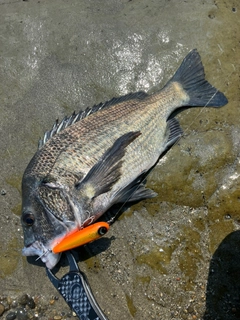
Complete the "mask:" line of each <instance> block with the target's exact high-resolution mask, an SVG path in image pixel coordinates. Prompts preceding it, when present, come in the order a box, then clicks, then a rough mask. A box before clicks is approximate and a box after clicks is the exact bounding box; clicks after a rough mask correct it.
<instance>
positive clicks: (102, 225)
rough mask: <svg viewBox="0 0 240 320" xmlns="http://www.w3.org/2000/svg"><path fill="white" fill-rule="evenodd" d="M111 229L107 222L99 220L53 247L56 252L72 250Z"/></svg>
mask: <svg viewBox="0 0 240 320" xmlns="http://www.w3.org/2000/svg"><path fill="white" fill-rule="evenodd" d="M108 229H109V224H108V223H106V222H97V223H94V224H91V225H90V226H88V227H86V228H83V229H81V230H79V231H76V232H74V233H72V234H70V235H69V236H66V237H65V238H63V239H62V240H61V241H60V242H59V243H58V244H57V245H56V246H55V247H54V248H53V249H52V251H53V252H54V253H60V252H63V251H66V250H70V249H73V248H76V247H79V246H82V245H84V244H86V243H89V242H92V241H94V240H96V239H98V238H101V237H102V236H103V235H104V234H105V233H107V231H108Z"/></svg>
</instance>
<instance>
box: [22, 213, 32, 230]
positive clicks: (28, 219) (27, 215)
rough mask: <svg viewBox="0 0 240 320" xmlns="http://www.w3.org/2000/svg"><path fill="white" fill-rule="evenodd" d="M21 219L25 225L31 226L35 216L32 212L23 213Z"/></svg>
mask: <svg viewBox="0 0 240 320" xmlns="http://www.w3.org/2000/svg"><path fill="white" fill-rule="evenodd" d="M22 221H23V223H24V224H25V225H27V226H28V227H30V226H32V225H33V224H34V221H35V217H34V215H33V214H32V213H29V212H28V213H25V215H24V216H23V218H22Z"/></svg>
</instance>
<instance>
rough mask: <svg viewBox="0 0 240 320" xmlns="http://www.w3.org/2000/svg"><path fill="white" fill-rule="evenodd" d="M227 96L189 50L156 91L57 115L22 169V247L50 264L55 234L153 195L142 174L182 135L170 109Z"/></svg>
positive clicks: (215, 103) (214, 103) (216, 103)
mask: <svg viewBox="0 0 240 320" xmlns="http://www.w3.org/2000/svg"><path fill="white" fill-rule="evenodd" d="M226 103H227V99H226V97H225V96H224V94H223V93H221V92H219V91H218V90H217V89H215V88H214V87H213V86H211V85H210V84H209V83H208V82H207V81H206V80H205V75H204V69H203V66H202V63H201V58H200V56H199V54H198V52H197V50H193V51H191V52H190V53H189V54H188V55H187V56H186V58H185V59H184V60H183V62H182V64H181V66H180V67H179V69H178V70H177V72H176V73H175V75H174V76H173V77H172V79H171V80H169V81H168V83H167V84H166V85H165V86H164V87H163V88H162V89H161V90H159V91H158V92H156V93H154V94H151V95H148V94H147V93H145V92H137V93H130V94H128V95H126V96H123V97H119V98H113V99H112V100H110V101H108V102H105V103H101V104H99V105H97V106H94V107H93V108H91V109H87V110H86V111H83V112H80V113H78V114H73V115H72V116H70V117H69V118H65V119H64V120H63V121H62V122H61V123H58V122H56V123H55V125H54V126H53V128H52V130H50V131H48V132H46V133H45V135H44V138H43V139H42V140H40V142H39V148H38V151H37V152H36V153H35V155H34V157H33V158H32V160H31V161H30V163H29V165H28V166H27V168H26V171H25V173H24V176H23V181H22V196H23V199H22V226H23V231H24V244H25V247H24V249H23V254H24V255H26V256H30V255H38V256H40V257H41V259H42V261H43V262H44V263H45V264H46V266H47V267H48V268H53V267H54V266H55V265H56V263H57V262H58V259H59V255H57V254H54V253H53V252H52V251H51V249H52V248H53V246H54V245H55V244H56V240H57V239H61V238H62V237H64V236H65V235H66V234H68V233H69V232H71V231H72V230H78V229H81V228H83V227H85V226H87V225H88V224H91V223H92V222H94V221H95V220H96V219H98V218H99V217H100V216H101V215H102V214H103V213H104V212H105V211H106V210H107V209H109V208H110V207H111V206H112V205H113V204H115V203H121V202H125V201H136V200H140V199H145V198H150V197H153V196H155V195H156V194H155V192H153V191H152V190H150V189H146V188H145V187H144V184H143V183H142V181H143V178H145V176H146V173H147V172H148V171H149V170H150V169H151V168H152V167H153V166H154V165H155V164H156V162H157V161H158V159H159V158H160V157H161V156H162V155H163V154H164V153H165V152H166V151H167V150H168V149H169V148H170V147H171V146H172V145H173V144H174V143H175V142H176V141H177V140H178V139H179V137H180V136H181V134H182V131H181V129H180V126H179V124H178V122H177V120H176V119H175V118H174V117H173V112H174V111H175V110H177V109H178V108H181V107H183V109H186V107H196V106H207V107H221V106H224V105H225V104H226Z"/></svg>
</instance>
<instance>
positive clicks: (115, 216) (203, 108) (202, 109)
mask: <svg viewBox="0 0 240 320" xmlns="http://www.w3.org/2000/svg"><path fill="white" fill-rule="evenodd" d="M218 92H219V90H217V89H216V91H215V93H214V94H213V95H212V96H211V98H210V99H209V100H208V101H207V103H206V104H205V105H204V106H203V107H201V110H200V111H199V112H198V114H197V116H196V117H195V118H194V119H193V121H192V122H191V123H190V124H189V126H188V127H187V128H186V130H185V131H188V130H189V129H190V127H191V126H192V124H193V123H194V122H195V121H196V119H197V118H198V117H199V116H200V114H201V113H202V112H203V111H204V110H205V109H206V107H207V106H208V105H209V103H210V102H211V101H212V99H213V98H214V97H215V95H216V94H217V93H218ZM185 135H186V134H184V133H183V134H182V135H180V136H179V138H178V139H177V140H176V141H175V143H174V144H173V145H172V146H171V148H173V147H174V146H175V145H176V144H177V143H178V142H179V141H180V140H181V139H182V138H183V137H184V136H185ZM160 158H161V155H160V156H159V158H158V160H157V162H156V164H157V163H158V161H159V160H160ZM156 164H155V165H156ZM155 165H154V166H155ZM150 171H151V169H150ZM145 179H146V176H144V177H143V178H142V179H141V180H140V182H139V184H138V186H137V187H136V188H135V189H134V190H133V192H132V193H131V194H130V195H129V197H128V198H127V200H126V201H125V202H124V203H123V204H122V205H121V207H120V208H119V209H118V211H117V213H116V214H114V216H113V217H112V218H111V219H110V220H108V221H107V222H108V223H109V225H111V224H113V223H114V221H115V220H116V218H117V216H118V215H119V213H120V211H121V210H122V208H123V207H124V206H125V204H126V203H128V201H129V199H130V198H131V197H132V196H133V195H134V193H135V192H136V191H137V190H138V189H139V188H140V186H141V185H142V183H143V182H144V180H145Z"/></svg>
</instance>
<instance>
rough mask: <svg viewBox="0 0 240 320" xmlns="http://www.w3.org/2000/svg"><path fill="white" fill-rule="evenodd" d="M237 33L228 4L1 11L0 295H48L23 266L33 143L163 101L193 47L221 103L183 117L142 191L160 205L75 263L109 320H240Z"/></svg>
mask: <svg viewBox="0 0 240 320" xmlns="http://www.w3.org/2000/svg"><path fill="white" fill-rule="evenodd" d="M239 30H240V7H239V3H238V1H236V0H235V1H234V0H229V1H225V0H219V1H212V0H206V1H204V0H203V1H198V0H194V1H187V0H186V1H181V2H180V1H178V0H171V1H167V0H162V1H159V0H152V1H151V0H150V1H146V0H140V1H136V0H132V1H119V0H118V1H115V0H110V1H108V2H107V3H104V2H102V1H96V0H90V1H81V0H75V1H59V0H58V1H56V0H51V1H41V0H40V1H32V0H29V1H17V0H16V1H10V0H9V1H4V0H1V1H0V131H1V141H0V150H1V151H0V159H1V177H0V190H1V195H0V208H1V209H0V210H1V215H0V230H1V231H0V232H1V246H0V255H1V263H0V294H2V295H9V296H12V297H14V296H17V295H19V294H21V293H24V292H27V293H28V294H31V295H34V296H41V295H42V296H43V297H46V299H51V296H52V295H56V291H55V289H54V288H53V287H52V285H51V284H50V282H49V281H48V279H47V277H46V276H45V270H44V268H43V266H42V265H40V264H36V263H35V264H34V263H29V262H28V261H27V260H26V258H25V257H22V256H21V248H22V246H23V239H22V230H21V225H20V210H21V190H20V185H21V177H22V174H23V171H24V169H25V167H26V165H27V164H28V162H29V160H30V158H31V157H32V155H33V154H34V152H35V150H36V147H37V141H38V139H39V137H41V136H42V135H43V133H44V131H45V130H48V129H49V128H51V126H52V124H53V123H54V121H55V119H56V118H62V117H63V116H65V115H69V114H71V112H72V111H74V110H79V109H84V108H86V107H87V106H91V105H93V104H95V103H98V102H100V101H105V100H107V99H110V98H111V97H113V96H119V95H122V94H125V93H128V92H131V91H137V90H145V91H150V92H151V91H152V90H154V87H155V88H156V87H157V88H160V87H161V85H163V84H164V82H166V81H167V80H168V79H169V77H170V76H171V75H172V74H173V73H174V71H175V70H176V68H177V66H178V65H179V63H180V61H181V60H182V59H183V58H184V56H185V55H186V54H187V53H188V51H190V50H191V49H193V48H197V49H198V50H199V52H200V54H201V56H202V60H203V64H204V66H205V71H206V75H207V79H208V80H209V81H210V82H211V83H212V84H213V85H214V86H216V87H217V88H218V89H219V90H221V91H223V92H224V93H225V94H226V96H227V97H228V99H229V104H228V105H227V106H225V107H223V108H221V109H207V108H205V109H203V110H200V109H195V110H188V111H185V112H183V113H181V114H180V115H178V119H179V121H180V123H181V126H182V128H183V130H184V132H185V135H184V137H183V138H182V139H181V141H179V143H178V144H177V145H175V146H174V148H172V149H171V150H170V151H169V152H168V154H167V155H166V156H165V157H164V158H163V159H162V160H161V161H160V163H159V164H158V165H157V166H156V168H155V169H154V171H153V172H152V173H151V175H150V177H149V179H148V185H149V187H151V188H152V189H154V190H155V191H156V192H158V194H159V196H158V197H157V198H155V199H152V200H148V201H144V202H141V203H138V204H136V205H134V206H132V207H131V208H129V209H128V210H127V211H126V212H125V213H123V214H122V216H121V217H120V218H119V219H118V221H117V222H115V223H114V225H113V226H112V228H111V230H110V231H109V233H108V234H107V235H106V237H105V238H103V239H100V240H98V241H96V242H95V243H93V244H90V245H89V246H88V247H87V248H80V249H79V250H78V252H77V253H78V254H79V257H80V258H79V259H80V262H79V265H80V267H81V269H82V270H83V271H84V272H85V273H86V275H87V277H88V279H89V282H90V284H91V286H92V289H93V291H94V293H95V296H96V297H97V300H98V302H99V304H100V305H101V307H102V308H103V310H104V311H105V313H106V314H107V315H108V317H109V319H110V320H117V319H122V320H124V319H138V320H142V319H164V320H165V319H166V320H167V319H171V318H172V319H200V318H204V319H206V320H209V319H217V317H218V318H219V319H238V318H239V314H240V305H239V300H237V299H238V298H237V297H239V288H240V283H239V272H238V271H237V269H236V265H237V263H238V260H239V235H238V233H237V232H238V231H237V230H238V229H239V226H240V215H239V205H240V191H239V184H240V168H239V163H240V158H239V151H240V147H239V135H240V126H239V119H240V107H239V96H240V86H239V74H240V73H239V65H240V44H239V40H240V31H239ZM32 261H33V260H30V262H32ZM212 266H213V267H212ZM64 270H65V271H66V269H65V268H63V270H62V272H64ZM221 279H224V281H223V283H221ZM206 307H207V310H206ZM55 308H56V309H57V312H59V313H60V312H61V311H64V310H67V308H68V307H67V306H65V305H64V304H63V303H62V300H61V298H60V299H59V301H58V303H57V304H56V305H55ZM46 319H47V318H46Z"/></svg>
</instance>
